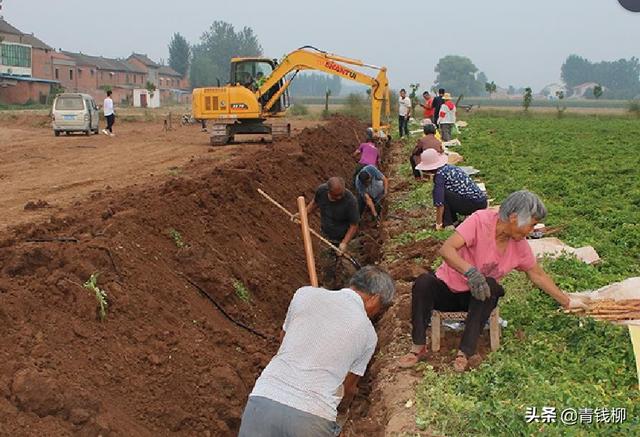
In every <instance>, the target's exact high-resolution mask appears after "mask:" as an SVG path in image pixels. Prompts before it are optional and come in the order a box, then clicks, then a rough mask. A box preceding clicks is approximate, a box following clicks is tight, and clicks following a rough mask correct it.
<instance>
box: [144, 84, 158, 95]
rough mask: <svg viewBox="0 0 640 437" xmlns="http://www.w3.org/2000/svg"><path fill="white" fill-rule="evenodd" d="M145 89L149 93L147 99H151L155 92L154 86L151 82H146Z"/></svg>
mask: <svg viewBox="0 0 640 437" xmlns="http://www.w3.org/2000/svg"><path fill="white" fill-rule="evenodd" d="M145 88H146V90H147V91H149V97H150V98H152V99H153V94H154V93H155V92H156V85H155V84H154V83H153V82H150V81H147V83H146V84H145Z"/></svg>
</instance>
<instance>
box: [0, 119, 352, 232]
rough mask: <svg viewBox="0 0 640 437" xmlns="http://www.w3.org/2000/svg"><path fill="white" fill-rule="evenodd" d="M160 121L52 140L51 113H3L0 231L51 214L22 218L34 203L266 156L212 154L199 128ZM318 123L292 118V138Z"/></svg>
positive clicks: (63, 203) (59, 203) (220, 150)
mask: <svg viewBox="0 0 640 437" xmlns="http://www.w3.org/2000/svg"><path fill="white" fill-rule="evenodd" d="M160 115H161V114H159V113H152V114H151V115H149V117H150V118H151V117H153V118H151V121H148V122H128V121H125V120H128V119H129V118H132V117H134V116H133V115H131V116H123V117H119V118H118V119H117V120H116V125H115V127H114V131H115V133H116V137H113V138H109V137H107V136H105V135H102V134H100V135H92V136H89V137H86V136H84V135H80V134H74V135H71V136H65V135H62V136H60V137H54V136H53V132H52V130H51V128H50V121H49V117H48V116H46V115H42V114H39V113H31V112H28V113H0V144H2V148H0V205H2V215H0V230H1V229H2V228H5V227H6V226H9V225H14V224H17V223H21V222H23V221H32V220H34V219H38V218H46V217H47V216H48V215H49V214H50V213H51V211H47V210H44V211H43V210H38V209H36V210H30V211H29V212H28V213H25V211H24V206H25V205H26V204H28V203H29V202H36V201H44V202H48V203H49V204H51V205H54V206H55V207H56V208H58V209H59V210H61V209H64V208H66V207H68V206H69V205H70V204H72V203H74V202H77V201H82V200H84V199H85V198H86V197H87V196H88V195H90V194H91V193H93V192H95V191H99V190H110V189H117V188H123V187H128V186H132V185H142V184H145V185H146V184H154V185H159V184H161V183H162V181H163V180H164V179H166V177H167V176H170V175H179V173H180V172H181V171H182V167H183V166H185V165H187V164H189V163H190V162H192V161H195V160H207V161H208V162H209V166H210V167H213V166H215V165H217V164H218V163H221V162H224V161H226V160H228V159H230V158H233V157H236V156H240V155H242V154H245V153H247V154H256V153H259V152H261V151H264V150H266V146H265V145H264V144H236V145H229V146H226V147H217V148H212V147H209V145H208V144H209V143H208V137H207V134H206V133H202V132H200V127H199V126H186V127H181V126H180V124H179V123H177V122H174V123H173V126H174V129H173V130H171V131H167V132H165V130H164V127H163V119H162V117H160ZM174 118H175V117H174ZM141 119H142V118H141ZM317 124H318V122H313V121H302V120H294V121H293V132H294V134H298V133H300V131H301V130H302V129H303V128H305V127H309V126H312V125H317ZM352 135H353V134H352Z"/></svg>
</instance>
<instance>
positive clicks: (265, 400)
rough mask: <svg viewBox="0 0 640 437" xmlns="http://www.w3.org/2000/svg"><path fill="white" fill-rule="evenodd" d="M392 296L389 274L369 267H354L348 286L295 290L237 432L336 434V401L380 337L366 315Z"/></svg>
mask: <svg viewBox="0 0 640 437" xmlns="http://www.w3.org/2000/svg"><path fill="white" fill-rule="evenodd" d="M394 294H395V287H394V284H393V280H392V279H391V277H390V276H389V275H388V274H387V273H386V272H384V271H383V270H381V269H379V268H377V267H373V266H367V267H363V268H362V269H360V270H358V271H357V272H356V273H355V275H353V277H352V278H351V281H350V282H349V287H348V288H343V289H341V290H333V291H331V290H326V289H323V288H315V287H302V288H300V289H298V291H296V293H295V295H294V296H293V299H292V300H291V303H290V305H289V310H288V312H287V316H286V319H285V321H284V324H283V326H282V334H281V337H282V344H281V345H280V349H279V350H278V353H277V354H276V356H275V357H273V359H272V360H271V362H270V363H269V365H267V367H266V368H265V369H264V371H263V372H262V374H261V375H260V377H259V378H258V380H257V381H256V385H255V386H254V388H253V391H252V392H251V394H250V395H249V401H248V402H247V406H246V407H245V410H244V414H243V416H242V424H241V426H240V434H239V435H240V437H298V436H314V437H315V436H317V437H323V436H337V435H339V433H340V426H339V425H338V424H337V423H336V417H337V410H338V404H339V403H340V402H341V401H342V406H347V407H348V405H349V404H350V403H351V400H352V399H353V397H354V396H355V393H356V390H357V383H358V378H359V377H360V376H362V375H364V372H365V370H366V368H367V364H368V363H369V360H370V359H371V356H372V355H373V352H374V350H375V348H376V343H377V341H378V337H377V336H376V332H375V330H374V328H373V325H372V323H371V321H370V320H369V317H374V316H375V315H377V314H378V313H380V312H381V311H382V309H383V307H384V306H386V305H388V304H390V303H391V301H392V300H393V296H394ZM343 395H344V396H343Z"/></svg>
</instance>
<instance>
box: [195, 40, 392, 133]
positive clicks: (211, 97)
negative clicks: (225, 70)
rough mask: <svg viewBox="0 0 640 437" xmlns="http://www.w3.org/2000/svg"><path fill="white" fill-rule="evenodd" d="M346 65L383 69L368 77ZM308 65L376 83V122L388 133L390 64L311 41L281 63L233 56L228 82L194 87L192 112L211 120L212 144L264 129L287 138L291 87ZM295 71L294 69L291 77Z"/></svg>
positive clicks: (373, 100)
mask: <svg viewBox="0 0 640 437" xmlns="http://www.w3.org/2000/svg"><path fill="white" fill-rule="evenodd" d="M345 64H346V65H355V66H358V67H365V68H370V69H374V70H377V72H378V73H377V75H376V76H375V77H371V76H367V75H366V74H363V73H361V72H359V71H355V70H353V69H351V68H349V67H348V66H346V65H345ZM303 70H318V71H322V72H324V73H328V74H333V75H336V76H339V77H341V78H343V79H347V80H352V81H355V82H358V83H361V84H364V85H368V86H370V87H371V95H370V97H371V127H372V128H373V129H374V131H375V132H376V133H377V134H378V135H380V136H388V134H389V114H390V102H389V81H388V79H387V69H386V67H378V66H375V65H370V64H365V63H364V62H362V61H359V60H357V59H350V58H345V57H342V56H338V55H334V54H331V53H327V52H324V51H321V50H318V49H316V48H314V47H311V46H304V47H301V48H299V49H298V50H294V51H293V52H291V53H289V54H288V55H286V56H285V57H284V58H283V59H282V60H281V61H280V62H279V63H278V62H277V60H276V59H269V58H232V59H231V80H230V82H229V84H228V85H226V86H217V87H206V88H196V89H194V90H193V100H192V117H193V118H194V119H196V120H200V121H202V122H209V132H210V133H211V137H210V139H211V145H222V144H227V143H228V142H230V141H233V139H234V136H235V135H237V134H258V135H263V136H268V137H271V139H272V140H277V139H281V138H287V137H289V135H290V133H291V125H290V124H289V123H287V121H286V119H284V116H285V115H286V110H287V108H288V107H289V104H290V99H289V93H288V88H289V85H290V84H291V81H292V80H294V79H295V77H296V75H297V74H298V72H300V71H303ZM290 73H293V74H292V75H290V76H289V77H287V75H289V74H290ZM383 110H384V114H383ZM383 117H384V124H383Z"/></svg>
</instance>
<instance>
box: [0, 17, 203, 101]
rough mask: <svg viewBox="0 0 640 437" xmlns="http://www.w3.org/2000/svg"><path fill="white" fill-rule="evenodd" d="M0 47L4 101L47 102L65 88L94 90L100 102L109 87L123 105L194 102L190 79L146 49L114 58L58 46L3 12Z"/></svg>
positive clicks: (0, 96)
mask: <svg viewBox="0 0 640 437" xmlns="http://www.w3.org/2000/svg"><path fill="white" fill-rule="evenodd" d="M0 46H1V56H0V104H5V105H25V104H38V103H39V104H46V103H48V102H49V101H50V96H51V95H52V94H55V93H58V92H60V91H62V90H64V91H65V92H78V93H86V94H90V95H91V96H93V97H94V98H95V99H96V100H97V101H100V100H101V99H102V98H104V95H105V92H106V90H108V89H110V90H111V91H112V92H113V99H114V101H116V102H118V103H119V104H121V105H131V106H139V107H159V106H164V105H168V104H175V103H189V102H190V98H191V91H190V86H189V80H188V78H187V77H182V76H181V75H180V74H179V73H178V72H176V71H175V70H174V69H172V68H171V67H168V66H166V65H161V64H159V63H158V62H155V61H153V60H152V59H149V57H148V56H147V55H145V54H140V53H132V54H131V55H130V56H129V57H127V58H122V59H112V58H105V57H102V56H92V55H87V54H84V53H73V52H68V51H63V50H55V49H54V48H52V47H51V46H49V44H47V43H45V42H43V41H42V40H40V39H38V38H37V37H35V36H34V35H33V34H28V33H24V32H22V31H20V30H19V29H17V28H15V27H14V26H12V25H11V24H9V23H8V22H7V21H6V20H4V18H2V17H0Z"/></svg>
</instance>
